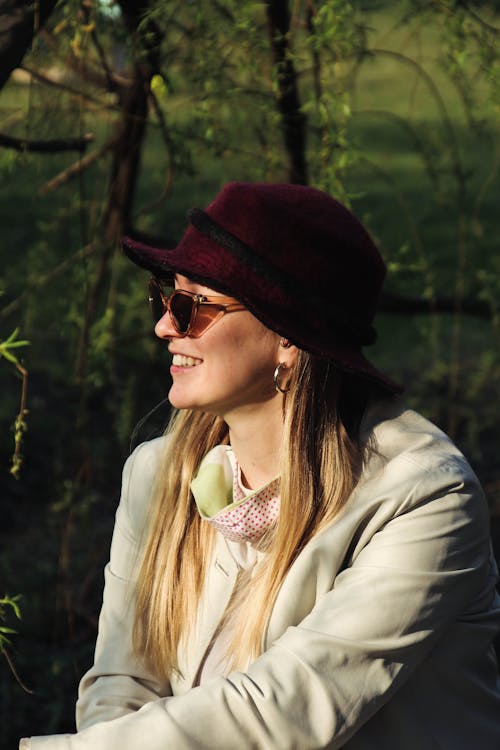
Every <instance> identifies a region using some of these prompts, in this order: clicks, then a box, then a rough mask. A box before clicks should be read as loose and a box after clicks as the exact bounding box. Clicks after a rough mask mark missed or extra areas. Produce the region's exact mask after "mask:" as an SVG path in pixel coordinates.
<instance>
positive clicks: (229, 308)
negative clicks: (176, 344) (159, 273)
mask: <svg viewBox="0 0 500 750" xmlns="http://www.w3.org/2000/svg"><path fill="white" fill-rule="evenodd" d="M148 293H149V297H148V300H149V306H150V309H151V314H152V317H153V321H154V323H155V325H156V323H158V321H159V320H160V319H161V318H162V317H163V316H164V315H165V314H166V313H167V312H168V314H169V317H170V322H171V323H172V326H173V327H174V328H175V330H176V333H177V336H178V338H185V337H186V336H188V337H189V338H192V339H198V338H200V336H202V335H203V334H204V333H205V331H208V329H209V328H211V327H212V326H213V325H214V324H215V323H217V321H218V320H220V319H221V318H222V316H223V315H225V314H226V313H230V312H238V311H240V310H246V307H245V305H243V304H242V303H241V302H239V301H238V300H237V299H235V297H226V296H223V295H217V296H207V295H205V294H195V293H194V292H188V291H187V290H186V289H174V290H173V291H172V292H171V293H170V294H165V292H164V290H163V283H162V282H161V281H160V279H157V278H155V277H152V278H151V279H150V280H149V284H148ZM155 294H157V295H159V298H160V300H161V304H162V306H163V311H162V314H161V316H160V317H158V316H157V315H155V312H154V306H155V302H157V301H158V297H156V298H155V296H154V295H155ZM175 296H182V297H187V298H189V299H190V300H191V303H192V306H191V315H190V319H189V324H188V327H187V330H186V331H182V330H180V329H179V325H178V321H177V320H176V318H175V315H174V314H173V313H172V300H173V298H174V297H175ZM201 308H203V311H204V316H203V317H204V321H203V323H201V325H200V320H199V319H198V313H199V312H200V310H201ZM208 308H211V309H213V311H214V312H213V313H212V314H208V313H209V309H208ZM197 319H198V326H197V325H196V323H197Z"/></svg>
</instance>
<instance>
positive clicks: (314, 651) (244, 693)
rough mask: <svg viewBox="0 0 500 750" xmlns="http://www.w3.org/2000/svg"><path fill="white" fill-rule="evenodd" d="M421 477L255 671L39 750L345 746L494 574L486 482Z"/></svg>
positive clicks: (444, 472) (444, 473)
mask: <svg viewBox="0 0 500 750" xmlns="http://www.w3.org/2000/svg"><path fill="white" fill-rule="evenodd" d="M408 472H409V473H412V472H411V469H410V468H409V469H408ZM421 474H423V476H419V478H418V479H417V480H416V481H409V480H408V481H406V482H404V483H403V485H404V486H402V487H401V493H402V494H403V495H404V497H402V498H400V500H399V512H398V514H397V515H393V516H392V517H391V518H390V519H389V520H387V522H386V523H384V524H383V525H381V526H380V527H379V528H378V529H377V530H376V531H375V532H374V533H373V534H372V535H371V538H370V541H369V542H368V543H367V544H366V545H365V546H364V547H363V548H362V549H361V550H360V551H359V554H357V556H356V558H355V559H354V560H353V561H352V564H351V565H349V567H347V568H346V569H344V570H343V571H342V572H341V573H340V574H339V575H338V576H337V577H336V578H335V582H334V585H333V587H332V588H331V590H330V591H328V593H326V594H325V595H323V596H322V597H320V598H319V600H318V601H317V603H316V605H315V607H314V608H313V609H312V611H311V612H310V614H309V615H307V617H306V618H305V619H304V620H303V621H302V622H300V623H299V624H298V625H297V626H294V627H289V628H288V629H287V630H286V631H285V632H284V634H283V635H282V636H281V637H280V638H278V639H277V640H276V641H275V642H274V644H273V645H272V646H271V647H270V648H269V649H268V650H267V651H266V652H265V653H264V654H263V655H262V656H261V657H260V658H258V659H257V660H256V661H255V662H254V663H253V664H252V665H250V667H249V668H248V669H247V671H246V672H244V673H243V672H233V673H231V674H230V675H229V676H228V677H227V678H217V679H215V680H213V681H211V682H209V683H207V684H204V685H202V686H199V687H196V688H193V689H192V690H190V691H189V692H188V693H186V694H185V695H182V696H176V697H173V698H168V699H162V698H160V699H157V700H154V701H153V702H150V703H147V704H146V705H144V706H142V708H140V709H139V710H138V711H136V712H135V713H132V714H128V715H126V716H122V717H121V718H117V719H115V720H113V721H109V722H106V723H100V724H96V725H94V726H90V727H89V728H88V729H85V730H84V731H81V732H80V733H78V734H76V735H57V736H52V737H40V738H33V739H32V750H109V748H115V747H116V748H120V750H136V748H138V747H140V748H141V750H170V749H171V748H175V750H194V748H197V750H215V749H217V750H234V748H238V749H239V750H252V749H254V748H260V749H262V748H264V749H270V748H278V747H289V748H301V750H307V749H308V748H311V749H312V748H329V750H336V749H338V748H341V747H343V746H344V745H345V743H346V742H347V741H348V740H349V738H351V737H352V736H353V735H354V734H356V732H357V731H358V730H359V729H360V728H361V727H362V726H363V724H365V722H367V721H368V720H369V718H370V717H371V716H373V715H374V714H375V713H376V712H377V711H378V710H379V709H380V708H381V707H382V706H383V705H384V704H385V703H386V702H387V701H389V700H390V699H391V697H392V696H393V695H394V693H395V692H396V691H397V690H398V689H399V688H400V687H401V686H402V685H403V684H404V683H405V681H406V680H407V679H408V678H409V677H410V676H411V674H412V672H413V671H414V670H415V669H416V667H417V666H418V665H419V664H420V663H421V662H422V661H423V660H424V659H425V658H426V657H427V655H428V654H429V652H430V650H431V649H432V648H433V647H434V646H435V644H436V642H437V641H438V639H439V638H441V637H443V636H444V635H445V633H446V630H447V628H448V627H449V626H450V624H451V623H452V622H453V620H454V619H455V618H457V616H458V615H459V613H461V612H462V611H463V610H464V609H466V608H467V606H468V605H469V604H470V602H471V601H472V600H473V599H474V598H475V597H476V595H477V594H478V592H479V590H480V588H481V586H482V585H483V581H484V580H485V577H486V575H487V569H488V557H489V555H488V521H487V511H486V508H485V507H483V502H484V501H483V498H482V496H481V492H480V489H479V488H478V486H477V484H476V481H475V479H474V478H473V476H472V475H468V476H467V475H465V477H464V476H460V475H459V476H458V478H457V474H456V472H454V471H453V470H449V468H447V467H446V466H445V467H442V468H440V469H439V470H438V472H437V474H436V471H434V472H433V473H432V476H430V475H428V474H425V473H423V472H421ZM414 479H415V477H414ZM305 551H306V550H304V552H305ZM302 554H304V553H302ZM299 559H300V558H299Z"/></svg>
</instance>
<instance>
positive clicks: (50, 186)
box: [38, 138, 116, 195]
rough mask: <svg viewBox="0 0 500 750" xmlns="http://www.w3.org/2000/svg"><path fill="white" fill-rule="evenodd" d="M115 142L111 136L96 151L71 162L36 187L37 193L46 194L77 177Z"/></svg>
mask: <svg viewBox="0 0 500 750" xmlns="http://www.w3.org/2000/svg"><path fill="white" fill-rule="evenodd" d="M115 143H116V138H112V139H111V140H109V141H108V142H107V143H105V144H104V146H102V148H100V149H98V150H97V151H93V152H92V153H91V154H87V156H84V157H83V159H79V160H78V161H77V162H75V163H74V164H71V165H70V166H69V167H67V168H66V169H64V170H63V171H62V172H59V174H58V175H56V176H55V177H53V178H52V179H51V180H49V181H48V182H46V183H45V184H44V185H42V186H41V187H40V188H39V189H38V192H39V194H40V195H47V194H48V193H51V192H52V191H53V190H56V189H57V188H59V187H61V185H65V184H66V183H67V182H69V181H70V180H71V179H73V178H74V177H77V175H80V174H82V172H84V170H85V169H88V167H90V166H91V165H92V164H94V162H96V161H98V160H99V159H100V158H101V157H102V156H104V154H105V153H106V152H107V151H109V150H110V149H112V148H113V146H114V145H115Z"/></svg>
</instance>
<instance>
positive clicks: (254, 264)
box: [123, 182, 402, 392]
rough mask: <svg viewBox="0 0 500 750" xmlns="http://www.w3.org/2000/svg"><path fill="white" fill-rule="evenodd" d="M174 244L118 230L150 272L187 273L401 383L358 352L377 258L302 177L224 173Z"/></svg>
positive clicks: (367, 333) (375, 374) (275, 324)
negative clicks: (282, 180) (247, 178)
mask: <svg viewBox="0 0 500 750" xmlns="http://www.w3.org/2000/svg"><path fill="white" fill-rule="evenodd" d="M188 218H189V221H190V226H189V227H188V229H187V230H186V232H185V233H184V236H183V237H182V239H181V241H180V242H179V244H178V245H177V247H174V248H167V247H164V246H162V245H161V243H146V242H144V241H142V240H138V239H134V238H132V237H125V238H124V239H123V249H124V252H125V253H126V254H127V255H128V257H129V258H131V260H133V261H134V262H135V263H137V264H138V265H139V266H142V267H143V268H146V269H147V270H149V271H151V272H152V273H153V274H155V275H157V276H159V277H160V278H161V277H162V276H166V275H168V274H170V273H172V272H174V273H180V274H182V275H183V276H187V277H188V278H190V279H191V280H193V281H196V282H198V283H201V284H203V285H205V286H209V287H210V288H211V289H214V290H216V291H218V292H221V293H223V294H229V295H230V296H233V297H236V298H237V299H239V300H240V301H241V302H242V303H243V304H244V305H245V306H246V307H247V308H248V309H249V310H250V311H251V312H252V313H253V314H254V315H255V317H256V318H258V319H259V320H260V321H261V322H262V323H264V325H265V326H267V327H268V328H270V329H271V330H273V331H276V333H278V334H280V335H281V336H284V337H285V338H287V339H289V340H290V341H292V342H293V343H294V344H296V345H297V346H298V347H299V348H301V349H304V350H305V351H307V352H310V353H312V354H317V355H320V356H323V357H328V358H330V359H332V360H333V361H334V362H335V363H336V364H337V365H338V366H339V367H340V368H341V369H343V370H346V371H348V372H351V373H355V374H357V375H360V376H362V377H365V378H368V379H370V380H372V381H373V382H375V383H378V384H379V385H381V386H383V387H384V388H385V389H386V390H389V391H391V392H397V391H401V390H402V389H401V387H400V386H399V385H397V384H396V383H394V382H393V381H392V380H390V379H389V378H387V377H386V376H385V375H383V374H382V373H381V372H379V370H377V369H376V368H375V367H374V366H373V365H372V364H371V363H370V362H369V361H368V360H367V359H366V358H365V357H364V355H363V354H362V352H361V347H362V346H364V345H368V344H372V343H373V342H374V341H375V338H376V333H375V330H374V328H373V326H372V321H373V317H374V315H375V310H376V307H377V300H378V296H379V293H380V290H381V288H382V284H383V281H384V277H385V264H384V262H383V260H382V258H381V256H380V254H379V252H378V250H377V248H376V247H375V245H374V243H373V241H372V240H371V238H370V236H369V235H368V233H367V232H366V230H365V229H364V227H363V226H362V224H361V223H360V222H359V221H358V220H357V219H356V218H355V217H354V216H353V215H352V214H351V213H350V211H348V210H347V209H346V208H345V207H344V206H342V205H341V204H340V203H339V202H338V201H336V200H334V199H333V198H331V197H330V196H328V195H327V194H326V193H323V192H321V191H319V190H316V189H314V188H310V187H305V186H302V185H289V184H272V183H245V182H231V183H229V184H227V185H226V186H225V187H224V188H223V189H222V190H221V192H220V193H219V195H218V196H217V197H216V198H215V200H214V201H213V202H212V203H211V204H210V205H209V206H208V208H207V209H206V211H202V210H201V209H199V208H193V209H191V210H190V211H189V212H188Z"/></svg>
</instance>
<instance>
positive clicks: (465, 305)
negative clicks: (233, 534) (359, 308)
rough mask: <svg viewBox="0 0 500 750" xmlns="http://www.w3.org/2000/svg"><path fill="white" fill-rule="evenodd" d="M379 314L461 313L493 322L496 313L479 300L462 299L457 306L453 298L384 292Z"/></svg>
mask: <svg viewBox="0 0 500 750" xmlns="http://www.w3.org/2000/svg"><path fill="white" fill-rule="evenodd" d="M378 309H379V312H383V313H391V314H395V315H433V314H434V313H441V314H447V313H448V314H451V315H453V314H454V313H457V312H458V313H460V314H462V315H471V316H473V317H476V318H482V319H483V320H492V319H493V317H494V311H493V310H492V308H491V307H490V305H489V304H488V303H487V302H484V301H483V300H478V299H462V300H460V304H459V305H457V300H455V299H453V297H433V298H432V299H425V298H423V297H406V296H404V295H402V294H396V293H394V292H382V295H381V298H380V302H379V306H378Z"/></svg>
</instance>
